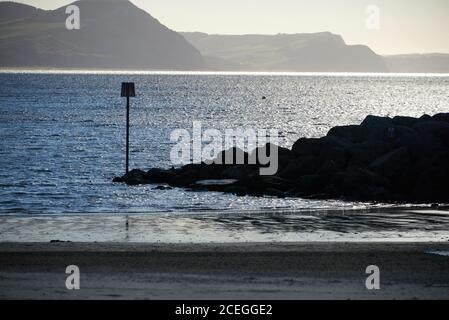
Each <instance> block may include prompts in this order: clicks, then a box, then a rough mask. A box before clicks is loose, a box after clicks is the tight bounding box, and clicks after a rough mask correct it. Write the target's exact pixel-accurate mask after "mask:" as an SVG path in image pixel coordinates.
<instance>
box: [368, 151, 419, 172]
mask: <svg viewBox="0 0 449 320" xmlns="http://www.w3.org/2000/svg"><path fill="white" fill-rule="evenodd" d="M410 162H411V159H410V154H409V152H408V150H407V148H400V149H397V150H394V151H392V152H390V153H388V154H386V155H384V156H382V157H380V158H379V159H377V160H374V161H373V162H372V163H371V164H370V165H369V166H368V169H369V170H371V171H373V172H374V173H377V174H379V175H381V176H383V177H386V178H391V177H392V176H393V175H394V174H395V173H396V172H397V171H398V170H401V169H402V168H404V167H407V166H408V165H409V164H410Z"/></svg>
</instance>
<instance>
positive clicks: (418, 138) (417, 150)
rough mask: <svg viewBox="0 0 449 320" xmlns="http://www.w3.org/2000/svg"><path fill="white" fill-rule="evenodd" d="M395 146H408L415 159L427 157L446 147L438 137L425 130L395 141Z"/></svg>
mask: <svg viewBox="0 0 449 320" xmlns="http://www.w3.org/2000/svg"><path fill="white" fill-rule="evenodd" d="M393 145H394V147H395V148H396V149H399V148H407V150H409V152H410V154H411V156H412V157H413V158H414V159H420V158H427V157H429V155H432V154H435V153H436V152H439V151H440V150H442V149H443V148H444V146H443V144H442V142H441V140H440V139H438V137H436V136H433V135H431V134H428V133H424V132H421V133H420V132H416V131H415V132H412V133H409V134H405V135H403V136H401V137H400V138H399V139H396V140H395V141H394V144H393Z"/></svg>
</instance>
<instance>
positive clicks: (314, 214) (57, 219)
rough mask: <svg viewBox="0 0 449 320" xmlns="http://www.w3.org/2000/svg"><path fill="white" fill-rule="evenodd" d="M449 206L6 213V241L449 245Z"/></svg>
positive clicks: (0, 226) (1, 236)
mask: <svg viewBox="0 0 449 320" xmlns="http://www.w3.org/2000/svg"><path fill="white" fill-rule="evenodd" d="M448 227H449V210H447V208H438V209H437V208H431V207H427V208H422V207H421V208H417V207H413V208H402V209H398V208H376V209H369V210H365V209H364V210H360V209H357V210H356V209H352V210H328V211H325V210H319V211H303V212H297V211H294V212H288V211H285V210H279V211H278V212H274V213H273V212H268V213H261V212H257V211H256V212H240V213H235V212H205V213H197V212H195V213H190V214H188V213H185V214H175V213H173V214H165V213H160V214H115V215H114V214H68V215H6V216H0V242H9V243H14V242H20V243H33V242H36V243H50V242H64V241H69V242H73V243H76V242H82V243H89V242H90V243H92V242H97V243H114V242H115V243H142V244H146V243H147V244H148V243H167V244H168V243H172V244H192V243H196V244H208V243H209V244H212V243H227V244H230V245H232V244H234V243H301V242H306V243H311V242H314V243H320V242H338V243H342V242H351V243H358V242H363V243H370V242H379V241H380V242H390V243H404V242H405V243H407V242H429V241H433V242H438V243H441V242H443V243H444V242H446V241H449V233H448V232H447V230H448Z"/></svg>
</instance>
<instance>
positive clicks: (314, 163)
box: [277, 156, 318, 180]
mask: <svg viewBox="0 0 449 320" xmlns="http://www.w3.org/2000/svg"><path fill="white" fill-rule="evenodd" d="M317 170H318V158H317V157H315V156H302V157H299V158H295V159H291V160H290V161H289V162H288V164H286V165H285V166H284V167H282V168H280V169H279V171H278V174H277V175H278V176H279V177H281V178H284V179H287V180H297V179H298V178H299V177H300V176H303V175H307V174H312V173H315V172H316V171H317Z"/></svg>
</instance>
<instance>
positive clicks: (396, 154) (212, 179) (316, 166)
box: [114, 114, 449, 203]
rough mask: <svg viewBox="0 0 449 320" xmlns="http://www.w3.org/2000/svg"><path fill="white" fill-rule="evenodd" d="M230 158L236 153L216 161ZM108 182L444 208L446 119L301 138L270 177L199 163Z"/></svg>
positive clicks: (447, 194) (372, 120) (255, 168)
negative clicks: (427, 204) (440, 205)
mask: <svg viewBox="0 0 449 320" xmlns="http://www.w3.org/2000/svg"><path fill="white" fill-rule="evenodd" d="M267 147H268V146H266V147H265V148H267ZM259 151H260V150H255V151H253V152H259ZM229 152H233V153H234V154H235V153H236V152H243V151H241V150H238V149H231V150H227V151H223V153H222V154H221V155H220V156H222V157H225V156H226V154H227V153H229ZM244 156H245V158H248V156H249V155H248V154H246V153H245V154H244ZM114 182H123V183H127V184H129V185H139V184H153V183H154V184H168V185H170V186H173V187H184V188H189V189H193V190H210V191H221V192H229V193H234V194H237V195H254V196H276V197H302V198H322V199H331V198H332V199H337V198H338V199H346V200H360V201H382V202H445V203H448V202H449V114H437V115H435V116H433V117H432V116H429V115H424V116H422V117H421V118H412V117H395V118H388V117H376V116H368V117H367V118H366V119H365V120H364V121H363V122H362V124H360V125H352V126H341V127H335V128H332V129H331V130H330V131H329V133H328V134H327V135H326V136H325V137H323V138H316V139H315V138H314V139H308V138H301V139H299V140H298V141H296V143H295V144H294V145H293V147H292V149H291V150H290V149H285V148H279V170H278V172H277V174H276V175H274V176H260V175H259V165H253V164H243V165H218V164H209V165H208V164H205V163H201V164H191V165H187V166H184V167H182V168H179V169H174V168H172V169H169V170H162V169H152V170H150V171H148V172H144V171H140V170H133V171H131V172H130V173H128V174H127V175H125V176H123V177H121V178H116V179H114Z"/></svg>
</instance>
